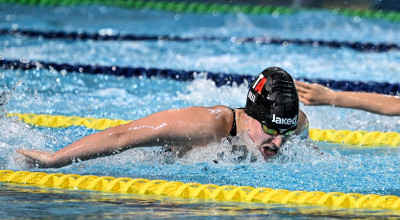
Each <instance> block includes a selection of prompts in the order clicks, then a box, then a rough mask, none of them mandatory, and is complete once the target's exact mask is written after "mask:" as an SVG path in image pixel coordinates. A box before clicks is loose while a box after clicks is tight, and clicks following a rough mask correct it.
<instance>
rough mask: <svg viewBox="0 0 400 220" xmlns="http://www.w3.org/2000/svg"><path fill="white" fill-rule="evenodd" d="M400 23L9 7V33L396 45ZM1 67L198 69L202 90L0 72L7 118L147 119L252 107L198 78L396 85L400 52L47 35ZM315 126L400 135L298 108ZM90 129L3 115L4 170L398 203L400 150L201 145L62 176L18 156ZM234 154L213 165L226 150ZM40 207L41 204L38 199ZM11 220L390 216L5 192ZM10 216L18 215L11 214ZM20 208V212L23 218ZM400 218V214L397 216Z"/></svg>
mask: <svg viewBox="0 0 400 220" xmlns="http://www.w3.org/2000/svg"><path fill="white" fill-rule="evenodd" d="M399 26H400V24H399V23H392V22H389V21H383V20H370V19H362V18H351V17H344V16H340V15H337V14H332V13H330V12H328V11H323V10H320V11H306V12H301V13H296V14H292V15H285V16H276V15H262V16H248V15H244V14H229V15H225V14H215V15H212V14H195V15H193V14H186V13H181V14H175V13H169V12H158V11H149V10H126V9H121V8H112V7H100V6H91V7H68V8H52V7H28V6H15V5H6V4H1V5H0V28H17V27H18V28H23V29H34V30H42V31H71V32H76V31H78V32H79V31H80V32H91V33H104V32H107V33H129V34H138V35H140V34H145V35H168V34H170V35H175V36H224V37H235V36H236V37H237V36H248V37H257V36H271V37H281V38H287V39H322V40H343V41H344V40H346V41H351V42H355V41H361V42H374V43H389V42H391V43H397V44H399V43H400V40H399V39H398V37H396V36H399V34H400V33H399V32H400V28H399ZM0 56H1V57H3V58H5V59H21V60H24V61H29V60H34V61H47V62H59V63H69V64H104V65H118V66H130V67H146V68H169V69H179V70H197V71H198V72H199V74H200V75H199V76H198V77H197V78H196V79H195V80H194V81H192V82H176V81H170V80H165V79H148V78H140V79H139V78H128V77H114V76H106V75H88V74H85V73H70V72H66V71H60V72H57V71H49V70H45V69H37V70H28V71H21V70H7V69H0V79H1V80H0V89H1V90H3V91H6V92H7V97H8V98H9V100H8V104H7V105H6V106H5V109H2V110H1V111H5V112H7V113H13V112H15V113H37V114H53V115H67V116H81V117H95V118H116V119H124V120H134V119H138V118H141V117H144V116H146V115H148V114H150V113H154V112H157V111H160V110H165V109H170V108H180V107H187V106H192V105H198V106H212V105H217V104H223V105H228V106H231V107H242V106H244V103H245V98H246V97H245V95H246V91H247V86H246V85H241V86H233V87H228V86H223V87H216V86H215V85H214V83H213V82H212V81H210V80H206V79H204V78H203V76H202V75H201V73H206V72H207V71H210V72H225V73H233V74H253V75H257V74H258V73H259V72H261V71H262V70H263V69H264V68H266V67H268V66H281V67H283V68H285V69H287V70H288V71H289V72H290V73H291V74H292V75H293V76H294V78H299V77H307V78H324V79H335V80H343V79H345V80H359V81H379V82H391V83H399V82H400V77H398V73H399V72H400V65H399V61H400V52H388V53H362V52H357V51H353V50H351V49H348V48H341V49H332V48H325V47H311V46H299V45H281V46H280V45H259V44H254V43H246V44H238V43H232V42H210V41H193V42H189V43H188V42H186V43H182V42H162V41H159V42H146V41H143V42H141V41H137V42H130V41H103V42H101V41H84V40H49V39H41V38H29V37H21V36H0ZM302 109H303V110H304V111H305V112H306V114H307V115H308V117H309V120H310V126H311V128H322V129H350V130H366V131H376V130H377V131H391V132H400V118H399V117H388V116H380V115H375V114H370V113H366V112H363V111H359V110H351V109H341V108H333V107H309V106H302ZM94 132H96V131H95V130H93V129H87V128H85V127H77V126H74V127H69V128H65V129H51V128H38V127H31V126H28V125H26V124H23V123H21V122H17V121H15V120H14V119H10V118H4V117H3V118H0V155H1V156H0V169H12V170H29V171H44V172H60V173H76V174H81V175H86V174H92V175H98V176H108V175H110V176H115V177H121V176H126V177H131V178H137V177H140V178H147V179H163V180H168V181H171V180H174V181H175V180H176V181H181V182H199V183H202V184H205V183H212V184H217V185H225V184H226V185H236V186H253V187H270V188H275V189H287V190H306V191H324V192H333V191H339V192H357V193H362V194H368V193H374V194H380V195H389V194H390V195H397V196H400V188H399V186H398V182H399V181H400V177H399V175H398V174H399V172H400V168H399V167H400V162H399V160H398V158H399V157H400V151H399V150H398V149H397V148H393V149H390V148H387V147H371V148H359V147H357V146H342V145H334V144H327V143H316V145H317V146H318V147H320V151H322V152H323V153H324V154H323V155H321V154H320V151H317V150H315V149H314V148H313V147H312V145H313V143H310V142H308V141H300V140H298V139H293V140H290V141H289V143H288V145H287V146H286V147H285V149H284V150H283V152H282V153H281V154H280V155H279V156H278V157H277V158H275V159H274V160H273V161H270V162H268V163H265V162H261V161H260V160H259V161H257V162H255V163H250V161H248V160H245V161H241V162H237V161H235V159H234V158H235V156H237V155H232V153H230V145H229V144H228V143H227V142H226V141H222V142H221V143H215V144H211V145H209V146H207V147H205V148H201V149H196V150H194V151H192V152H190V153H189V154H188V155H186V156H185V157H184V158H176V157H175V156H174V155H169V154H165V153H163V152H162V149H160V148H151V149H149V148H143V149H133V150H130V151H127V152H124V153H122V154H118V155H115V156H112V157H106V158H99V159H96V160H91V161H85V162H81V163H77V164H72V165H70V166H67V167H64V168H59V169H46V170H43V169H37V168H28V167H26V166H24V164H21V163H20V162H18V159H20V157H19V156H18V155H16V153H15V150H16V149H18V148H27V149H38V150H45V151H55V150H57V149H60V148H62V147H64V146H66V145H68V144H69V143H71V142H73V141H75V140H77V139H79V138H81V137H83V136H85V135H88V134H91V133H94ZM221 152H224V153H225V157H224V158H222V159H221V158H220V163H219V164H215V163H214V162H213V160H214V159H216V158H217V157H218V156H217V155H218V154H219V153H221ZM38 197H39V198H40V199H38ZM38 200H39V201H41V202H37V201H38ZM0 204H1V206H2V207H4V209H3V208H2V209H1V210H0V217H1V218H23V217H31V218H33V217H38V218H43V217H46V216H51V217H57V218H76V217H85V218H129V217H132V216H135V217H146V218H158V217H159V218H174V217H178V218H179V217H180V218H196V219H197V218H207V216H214V217H216V218H232V216H234V217H236V218H248V217H251V218H265V217H269V218H288V219H292V218H300V219H308V218H310V217H311V216H312V217H319V218H340V216H343V215H344V216H346V217H347V218H352V217H358V218H362V217H365V216H368V215H378V216H379V215H385V216H387V217H388V216H390V215H392V214H396V213H395V212H391V211H367V210H361V211H360V210H345V209H330V208H315V207H296V206H281V205H264V204H242V203H214V202H212V201H201V200H196V201H192V200H179V199H171V198H153V197H146V196H133V195H114V194H104V193H98V192H87V191H67V190H52V189H38V188H35V187H29V186H19V185H11V184H1V185H0ZM14 210H19V211H18V212H17V211H14ZM20 210H22V211H20ZM397 214H398V213H397Z"/></svg>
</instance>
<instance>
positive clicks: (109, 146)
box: [17, 106, 232, 167]
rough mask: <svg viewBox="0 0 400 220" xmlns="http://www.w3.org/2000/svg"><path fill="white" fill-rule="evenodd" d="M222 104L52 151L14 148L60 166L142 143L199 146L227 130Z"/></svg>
mask: <svg viewBox="0 0 400 220" xmlns="http://www.w3.org/2000/svg"><path fill="white" fill-rule="evenodd" d="M228 114H231V111H230V110H229V109H228V108H226V107H224V106H214V107H210V108H205V107H189V108H183V109H174V110H167V111H162V112H158V113H155V114H152V115H149V116H147V117H145V118H142V119H138V120H135V121H133V122H130V123H128V124H125V125H120V126H116V127H113V128H109V129H107V130H103V131H100V132H97V133H94V134H91V135H88V136H86V137H84V138H82V139H80V140H78V141H76V142H74V143H72V144H70V145H68V146H67V147H65V148H62V149H60V150H59V151H57V152H54V153H47V152H43V151H33V150H23V149H19V150H17V152H18V153H20V154H22V155H24V156H26V157H27V158H28V159H30V160H32V163H33V164H37V165H38V166H39V167H62V166H66V165H68V164H71V163H73V161H74V160H75V159H77V158H79V159H80V160H88V159H94V158H98V157H103V156H108V155H112V154H116V153H120V152H122V151H125V150H128V149H131V148H135V147H144V146H163V145H178V146H179V145H183V146H185V145H202V144H208V143H210V142H213V141H216V140H219V139H221V138H222V137H225V136H226V135H227V134H228V133H229V126H227V125H229V124H230V123H232V122H229V121H227V120H226V119H227V118H229V117H226V116H227V115H228Z"/></svg>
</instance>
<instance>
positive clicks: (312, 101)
mask: <svg viewBox="0 0 400 220" xmlns="http://www.w3.org/2000/svg"><path fill="white" fill-rule="evenodd" d="M296 88H297V90H298V93H299V98H300V101H301V102H303V103H304V104H306V105H332V106H336V107H344V108H355V109H360V110H365V111H369V112H372V113H377V114H382V115H391V116H399V115H400V97H397V96H389V95H382V94H376V93H366V92H339V91H338V92H335V91H333V90H331V89H329V88H327V87H325V86H322V85H319V84H309V83H305V82H296Z"/></svg>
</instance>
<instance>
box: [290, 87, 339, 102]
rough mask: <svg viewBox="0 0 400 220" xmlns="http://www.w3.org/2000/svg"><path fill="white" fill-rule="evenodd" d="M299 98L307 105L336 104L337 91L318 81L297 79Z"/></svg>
mask: <svg viewBox="0 0 400 220" xmlns="http://www.w3.org/2000/svg"><path fill="white" fill-rule="evenodd" d="M295 84H296V89H297V92H298V94H299V99H300V101H301V102H302V103H304V104H305V105H334V99H335V92H334V91H333V90H331V89H329V88H327V87H325V86H322V85H319V84H316V83H312V84H311V83H305V82H300V81H296V82H295Z"/></svg>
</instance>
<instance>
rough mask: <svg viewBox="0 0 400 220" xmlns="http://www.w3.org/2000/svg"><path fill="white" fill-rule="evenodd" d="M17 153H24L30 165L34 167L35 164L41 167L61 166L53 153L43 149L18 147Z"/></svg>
mask: <svg viewBox="0 0 400 220" xmlns="http://www.w3.org/2000/svg"><path fill="white" fill-rule="evenodd" d="M17 153H19V154H22V155H24V156H25V157H26V160H25V161H26V162H27V163H28V165H29V166H32V167H35V166H38V167H41V168H50V167H59V166H57V164H56V163H55V162H54V160H53V157H52V154H49V153H46V152H43V151H37V150H23V149H18V150H17Z"/></svg>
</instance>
